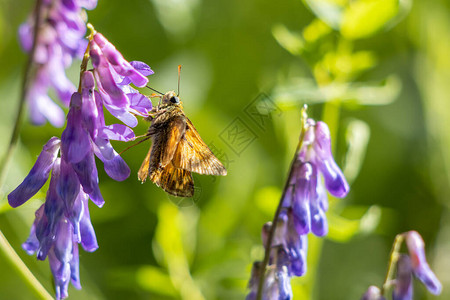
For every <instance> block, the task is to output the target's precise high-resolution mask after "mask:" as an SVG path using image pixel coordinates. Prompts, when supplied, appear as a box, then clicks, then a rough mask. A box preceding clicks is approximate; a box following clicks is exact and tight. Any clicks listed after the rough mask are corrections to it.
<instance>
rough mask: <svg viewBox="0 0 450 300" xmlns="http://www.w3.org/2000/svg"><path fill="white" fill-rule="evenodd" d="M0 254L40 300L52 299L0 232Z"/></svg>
mask: <svg viewBox="0 0 450 300" xmlns="http://www.w3.org/2000/svg"><path fill="white" fill-rule="evenodd" d="M0 253H3V255H4V256H5V257H6V260H8V261H9V262H10V263H11V265H12V266H13V267H14V268H15V269H16V271H17V272H18V273H19V275H20V276H22V278H23V279H24V281H25V282H26V283H27V284H28V286H29V287H30V288H31V289H32V290H33V291H34V292H35V294H36V295H37V296H39V298H40V299H45V300H51V299H53V297H52V296H51V295H50V294H49V293H48V292H47V290H46V289H45V288H44V287H43V286H42V285H41V283H40V282H39V280H37V279H36V277H34V275H33V273H31V271H30V270H29V269H28V268H27V266H26V265H25V263H24V262H23V261H22V259H20V257H19V255H17V253H16V251H14V249H13V247H12V246H11V244H10V243H9V242H8V240H7V239H6V237H5V236H4V235H3V233H2V231H1V230H0Z"/></svg>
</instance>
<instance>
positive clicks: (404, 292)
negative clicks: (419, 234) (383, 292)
mask: <svg viewBox="0 0 450 300" xmlns="http://www.w3.org/2000/svg"><path fill="white" fill-rule="evenodd" d="M412 299H413V285H412V267H411V260H410V258H409V256H408V255H404V254H402V255H400V257H399V259H398V261H397V275H396V279H395V288H394V291H393V292H392V300H412Z"/></svg>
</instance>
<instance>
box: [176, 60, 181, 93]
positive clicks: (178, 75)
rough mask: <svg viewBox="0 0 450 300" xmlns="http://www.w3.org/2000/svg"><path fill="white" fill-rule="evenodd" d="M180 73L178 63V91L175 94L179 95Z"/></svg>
mask: <svg viewBox="0 0 450 300" xmlns="http://www.w3.org/2000/svg"><path fill="white" fill-rule="evenodd" d="M180 75H181V65H178V91H177V96H178V97H180V77H181V76H180Z"/></svg>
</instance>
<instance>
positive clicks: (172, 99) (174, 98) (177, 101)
mask: <svg viewBox="0 0 450 300" xmlns="http://www.w3.org/2000/svg"><path fill="white" fill-rule="evenodd" d="M170 102H172V103H180V99H178V97H172V98H170Z"/></svg>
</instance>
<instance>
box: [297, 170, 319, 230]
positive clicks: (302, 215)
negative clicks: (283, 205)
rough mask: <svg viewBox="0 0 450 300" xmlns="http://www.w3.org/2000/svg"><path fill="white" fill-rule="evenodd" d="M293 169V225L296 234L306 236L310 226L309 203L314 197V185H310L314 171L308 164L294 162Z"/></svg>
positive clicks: (313, 180)
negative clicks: (294, 182) (294, 181)
mask: <svg viewBox="0 0 450 300" xmlns="http://www.w3.org/2000/svg"><path fill="white" fill-rule="evenodd" d="M294 168H296V169H294V171H293V172H294V176H295V178H297V182H296V184H295V186H294V196H293V199H292V212H293V215H294V224H295V227H296V229H297V232H298V234H306V233H308V232H309V231H310V225H311V213H310V207H309V202H310V199H311V197H313V196H315V185H314V186H313V185H312V182H314V183H315V178H314V174H313V173H314V171H313V167H312V165H311V164H309V163H300V162H296V165H294Z"/></svg>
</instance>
